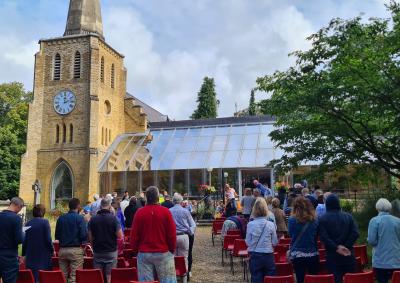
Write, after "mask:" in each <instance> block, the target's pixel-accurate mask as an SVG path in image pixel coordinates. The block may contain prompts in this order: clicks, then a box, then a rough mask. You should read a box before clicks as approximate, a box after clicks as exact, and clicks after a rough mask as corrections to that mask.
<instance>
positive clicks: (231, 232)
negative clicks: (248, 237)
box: [226, 229, 242, 236]
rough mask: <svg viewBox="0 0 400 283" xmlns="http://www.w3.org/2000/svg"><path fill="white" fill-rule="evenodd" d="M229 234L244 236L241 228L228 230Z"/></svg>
mask: <svg viewBox="0 0 400 283" xmlns="http://www.w3.org/2000/svg"><path fill="white" fill-rule="evenodd" d="M226 234H227V235H238V236H242V233H240V230H238V229H232V230H228V231H226Z"/></svg>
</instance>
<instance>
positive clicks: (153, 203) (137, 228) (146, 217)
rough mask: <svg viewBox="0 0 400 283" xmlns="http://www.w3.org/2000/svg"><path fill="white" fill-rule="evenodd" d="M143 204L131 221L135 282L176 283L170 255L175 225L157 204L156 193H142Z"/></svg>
mask: <svg viewBox="0 0 400 283" xmlns="http://www.w3.org/2000/svg"><path fill="white" fill-rule="evenodd" d="M146 199H147V204H146V206H144V207H143V208H141V209H139V210H138V211H137V212H136V214H135V217H134V220H133V227H132V230H131V245H132V249H133V250H134V251H135V252H138V273H139V281H154V273H156V274H157V277H158V280H159V282H160V283H176V273H175V261H174V252H175V248H176V225H175V222H174V219H173V218H172V214H171V212H170V211H169V209H168V208H166V207H163V206H161V205H160V204H159V191H158V188H157V187H154V186H151V187H148V188H147V190H146Z"/></svg>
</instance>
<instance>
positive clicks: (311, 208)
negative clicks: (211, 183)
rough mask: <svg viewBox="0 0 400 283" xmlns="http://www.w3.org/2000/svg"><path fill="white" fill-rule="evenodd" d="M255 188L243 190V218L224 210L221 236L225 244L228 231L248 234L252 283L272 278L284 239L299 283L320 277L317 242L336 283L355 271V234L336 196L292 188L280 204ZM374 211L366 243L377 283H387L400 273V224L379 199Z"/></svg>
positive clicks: (350, 217) (389, 205)
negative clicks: (276, 250) (311, 276)
mask: <svg viewBox="0 0 400 283" xmlns="http://www.w3.org/2000/svg"><path fill="white" fill-rule="evenodd" d="M258 184H260V183H259V182H258V181H255V182H254V185H255V188H254V189H250V188H246V189H245V191H244V196H243V198H242V199H241V206H242V212H243V215H242V216H239V215H236V212H235V211H234V212H233V213H232V210H231V209H230V205H229V203H228V204H227V205H226V208H225V210H224V213H223V216H225V217H226V220H225V221H224V224H223V228H222V232H221V237H222V239H223V238H224V236H225V235H226V234H227V231H228V230H232V229H238V230H240V231H241V232H242V233H243V231H246V232H245V239H246V244H247V246H248V252H249V255H250V261H249V269H250V273H251V278H252V283H262V282H263V280H264V277H265V276H275V275H276V268H275V262H274V256H273V252H274V246H276V245H277V244H278V242H279V239H280V238H282V237H284V235H287V236H288V237H290V238H291V243H290V248H289V250H288V253H287V255H286V258H287V261H289V262H291V263H292V265H293V269H294V273H295V276H296V282H297V283H303V282H304V278H305V275H306V274H314V275H316V274H318V272H319V266H320V265H319V262H320V255H319V249H318V241H319V240H320V241H321V242H322V244H323V245H324V247H325V250H326V255H325V256H326V267H327V269H328V271H329V272H330V273H331V274H333V275H334V278H335V283H342V282H343V276H344V275H345V274H346V273H354V272H355V271H356V258H355V255H354V249H353V246H354V244H355V243H356V241H357V239H358V238H359V231H358V227H357V224H356V223H355V220H354V219H353V217H352V215H351V214H349V213H346V212H344V211H342V209H341V206H340V200H339V198H338V196H337V195H335V194H333V193H330V192H325V193H323V191H321V190H320V189H319V188H318V187H317V188H315V189H314V190H313V192H310V190H309V189H308V188H305V187H304V186H303V185H302V184H295V186H294V187H293V188H291V189H289V191H288V192H287V194H286V196H285V197H284V198H283V199H280V198H279V196H277V197H273V194H272V193H271V194H270V193H265V192H266V191H265V189H264V188H260V186H256V185H258ZM226 191H227V190H226ZM262 192H263V193H262ZM281 203H282V204H281ZM376 209H377V211H378V216H376V217H374V218H372V219H371V221H370V224H369V227H368V239H367V241H368V243H369V244H370V245H371V246H372V247H373V256H372V267H373V268H374V270H375V272H376V277H377V280H378V283H388V282H389V280H390V278H391V276H392V273H393V272H394V271H395V270H399V269H400V256H399V254H400V219H399V218H397V217H395V216H393V215H391V214H390V213H391V211H392V205H391V203H390V202H389V201H388V200H387V199H380V200H379V201H378V202H377V203H376Z"/></svg>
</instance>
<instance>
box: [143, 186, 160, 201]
mask: <svg viewBox="0 0 400 283" xmlns="http://www.w3.org/2000/svg"><path fill="white" fill-rule="evenodd" d="M159 195H160V191H159V190H158V188H157V187H156V186H150V187H148V188H147V189H146V201H147V203H148V204H156V203H158V201H159Z"/></svg>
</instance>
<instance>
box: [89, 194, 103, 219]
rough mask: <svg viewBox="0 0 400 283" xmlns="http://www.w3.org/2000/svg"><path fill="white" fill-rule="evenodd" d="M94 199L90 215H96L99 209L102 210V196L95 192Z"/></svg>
mask: <svg viewBox="0 0 400 283" xmlns="http://www.w3.org/2000/svg"><path fill="white" fill-rule="evenodd" d="M93 200H94V202H93V203H92V205H91V206H90V215H91V216H93V215H96V214H97V211H99V210H100V202H101V198H100V196H99V195H98V194H94V195H93Z"/></svg>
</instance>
